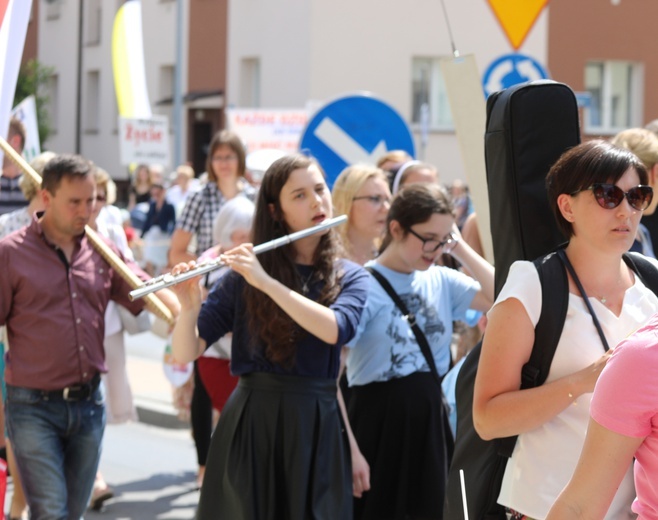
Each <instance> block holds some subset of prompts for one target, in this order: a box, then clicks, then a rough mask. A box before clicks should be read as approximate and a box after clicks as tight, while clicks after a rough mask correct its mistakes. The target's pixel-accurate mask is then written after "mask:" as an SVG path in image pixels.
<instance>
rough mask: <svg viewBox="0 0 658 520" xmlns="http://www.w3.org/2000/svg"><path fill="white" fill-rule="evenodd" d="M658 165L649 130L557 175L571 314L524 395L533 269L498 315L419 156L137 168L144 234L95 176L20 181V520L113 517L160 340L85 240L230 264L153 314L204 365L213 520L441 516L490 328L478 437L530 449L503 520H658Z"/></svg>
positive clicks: (16, 326)
mask: <svg viewBox="0 0 658 520" xmlns="http://www.w3.org/2000/svg"><path fill="white" fill-rule="evenodd" d="M24 140H25V135H24V130H23V129H22V128H21V126H20V124H16V123H15V122H14V121H12V126H11V127H10V132H9V139H8V141H9V142H10V144H11V145H12V146H13V147H14V148H15V149H17V150H18V151H20V150H21V148H22V143H24ZM657 165H658V137H657V136H656V135H655V134H654V133H653V132H651V131H650V130H647V129H630V130H627V131H625V132H621V133H620V134H619V135H617V136H615V137H614V138H613V139H612V140H611V141H603V140H592V141H588V142H585V143H583V144H581V145H579V146H576V147H575V148H573V149H571V150H569V151H567V152H565V154H564V155H563V156H562V157H561V158H560V159H559V160H558V162H557V163H556V164H555V165H554V166H553V167H552V168H551V170H550V172H549V174H548V177H547V181H546V186H547V193H548V201H549V204H550V205H551V207H552V209H553V212H554V214H555V218H556V222H557V225H558V227H559V228H560V230H561V231H562V233H563V234H564V236H565V238H566V243H565V245H564V246H562V247H561V248H560V250H559V251H558V253H557V254H559V255H561V258H562V259H563V261H564V262H565V265H567V266H568V267H569V272H570V274H569V278H568V280H569V282H568V290H569V296H568V310H567V317H566V319H565V323H564V328H563V330H562V334H561V336H560V339H559V343H558V345H557V348H556V352H555V356H554V358H553V360H552V363H551V368H550V372H549V377H548V379H547V380H546V382H545V383H544V384H543V385H541V386H539V387H536V388H532V389H521V373H522V369H523V366H524V365H525V364H526V363H527V361H528V359H529V356H530V352H531V350H532V346H533V343H534V338H535V326H536V325H537V321H538V317H539V315H540V313H541V305H542V287H541V285H540V283H539V278H538V275H537V271H536V269H535V268H534V266H533V264H532V262H527V261H519V262H516V263H515V264H514V265H513V266H512V268H511V269H510V272H509V275H508V278H507V281H506V283H505V285H504V287H503V289H502V290H501V292H500V294H498V295H497V296H496V295H495V294H494V267H493V266H492V265H491V264H490V263H489V262H488V261H487V260H486V259H485V258H484V255H483V252H482V246H481V243H480V239H479V234H478V230H477V220H476V216H475V213H474V212H473V207H472V204H471V203H470V198H469V196H468V189H467V186H465V185H464V184H463V183H462V182H461V181H455V182H454V183H453V184H451V185H450V186H445V185H443V184H442V183H441V179H440V175H439V171H438V169H437V168H436V167H435V166H434V165H432V164H428V163H424V162H420V161H417V160H414V158H412V157H410V156H409V155H408V154H406V152H402V151H392V152H389V153H387V154H386V155H385V156H383V157H381V158H380V160H379V161H378V163H377V164H376V165H368V164H354V165H349V166H348V167H347V168H346V169H345V170H344V171H343V172H342V173H341V174H340V175H339V176H338V177H337V178H336V180H335V182H334V183H333V186H332V187H331V189H330V187H329V186H328V184H327V180H326V178H325V175H324V172H323V171H322V168H321V167H320V165H319V164H318V163H317V162H315V161H314V160H313V159H312V158H309V157H306V156H304V155H299V154H291V155H284V156H282V157H280V158H278V159H276V160H274V161H273V162H272V163H271V165H270V167H269V168H268V169H267V170H266V171H265V172H264V174H263V175H262V176H261V175H258V183H256V184H253V183H251V182H250V180H251V176H250V175H249V174H248V172H247V167H246V151H245V148H244V146H243V144H242V141H241V140H240V138H239V136H237V135H236V134H234V133H232V132H229V131H226V130H223V131H220V132H218V133H217V134H216V135H215V136H214V137H213V139H212V141H211V143H210V145H209V148H208V157H207V163H206V171H205V172H204V173H203V174H202V175H199V176H197V175H195V172H194V170H193V169H192V168H191V167H190V166H188V165H181V166H179V167H178V168H177V169H176V171H175V172H174V173H172V174H171V175H170V176H167V177H165V175H164V173H163V170H162V168H161V167H157V166H153V165H139V166H138V167H137V168H136V169H135V170H134V172H133V173H132V178H133V183H132V185H131V189H130V196H129V200H128V205H127V208H125V209H123V210H121V209H119V208H117V207H116V205H115V202H116V187H115V185H114V182H113V180H112V177H111V175H109V174H108V173H107V172H106V171H104V170H103V169H102V168H101V167H100V166H98V165H94V164H92V163H91V162H89V161H88V160H86V159H84V158H83V157H80V156H75V155H67V154H54V153H50V152H47V153H46V154H44V155H42V156H40V157H39V158H37V159H36V160H35V161H34V162H33V164H32V166H33V167H34V169H35V170H36V171H37V172H38V173H39V174H40V175H41V177H42V180H41V184H40V185H37V184H35V183H34V181H33V180H32V179H31V178H30V177H29V176H27V175H23V176H21V175H20V172H19V171H18V170H17V169H16V166H15V165H14V164H13V163H12V162H11V161H9V160H8V159H7V158H5V163H4V164H3V175H2V177H0V179H2V183H0V212H1V213H3V214H2V215H0V262H1V263H2V264H3V265H4V266H5V268H4V269H3V270H2V271H0V325H3V326H4V328H3V331H2V335H0V340H2V341H1V342H0V348H2V353H3V355H2V360H3V362H6V365H3V366H2V367H0V373H1V374H2V376H3V378H2V383H3V386H2V395H3V400H4V407H3V408H2V411H3V413H1V414H0V429H2V430H3V431H2V432H0V438H4V445H5V449H6V458H7V460H8V462H9V467H10V472H11V476H12V478H13V479H14V494H13V496H12V502H11V507H10V513H9V517H10V519H11V520H15V519H20V518H27V517H28V515H29V518H32V519H42V518H62V519H79V518H82V516H83V514H84V511H85V510H86V509H87V508H88V507H92V508H97V509H98V508H101V507H103V504H104V503H105V501H107V500H109V499H110V498H111V497H112V496H113V490H112V489H111V487H110V485H109V484H108V483H107V482H105V479H104V478H103V475H102V473H101V471H100V470H101V468H99V460H100V452H101V444H102V441H101V439H102V432H103V430H104V427H105V424H106V423H123V422H126V421H132V420H136V412H135V407H134V403H133V397H132V393H131V389H130V383H129V381H128V378H127V372H126V352H125V344H124V334H125V332H126V330H128V329H131V328H137V329H138V330H147V329H148V328H149V327H150V323H149V315H148V312H147V311H146V310H145V305H146V304H145V302H144V300H141V299H140V300H136V301H131V300H130V298H129V297H128V292H129V291H130V289H131V287H130V285H129V284H128V282H126V281H125V280H124V279H123V278H122V277H121V276H120V274H119V270H118V269H116V268H115V267H112V266H110V265H108V264H107V262H106V261H105V260H104V258H103V256H102V255H101V253H99V251H97V250H96V247H97V246H96V245H94V241H93V240H92V237H91V236H88V235H89V233H90V232H88V231H86V229H92V230H94V231H95V232H96V233H97V234H98V235H99V236H101V237H103V238H102V241H103V242H104V243H105V244H106V245H107V247H109V248H111V249H112V251H113V252H114V253H115V254H116V255H118V257H119V258H120V259H121V260H122V261H123V262H124V263H125V264H126V266H127V268H128V269H129V270H130V271H132V273H134V274H135V275H136V276H137V277H138V278H139V279H141V280H143V281H145V280H148V279H149V278H150V277H153V276H157V275H159V274H162V273H164V272H169V271H171V272H172V274H174V275H176V274H179V273H183V272H187V271H189V270H190V269H194V268H195V266H196V265H197V264H198V263H199V262H203V261H205V260H208V259H217V258H221V260H222V262H223V264H224V267H222V268H221V269H217V270H216V271H213V272H212V273H208V274H206V275H205V276H203V277H195V278H192V279H188V280H187V281H184V282H181V283H178V284H175V285H174V286H172V287H171V289H161V290H159V291H158V292H157V293H156V296H158V298H160V299H161V300H162V302H163V303H164V304H165V306H166V307H167V308H168V309H169V310H170V311H171V313H172V315H173V316H174V318H175V324H174V325H173V328H172V330H171V334H172V336H171V344H172V350H173V356H174V358H175V359H176V361H177V362H180V363H193V370H192V375H191V377H190V380H189V384H188V385H187V389H188V390H189V392H190V398H189V405H186V406H189V413H190V419H191V426H192V434H193V437H194V441H195V446H196V451H197V464H198V474H197V484H198V486H199V488H200V490H201V492H200V499H199V506H198V511H197V518H198V519H199V520H210V519H215V518H226V519H231V520H233V519H236V520H237V519H266V518H272V519H274V518H276V519H278V518H286V519H292V520H294V519H299V520H301V519H306V518H321V519H350V518H355V519H359V520H381V519H395V520H398V519H399V520H407V519H409V520H411V519H418V520H420V519H441V518H443V502H444V494H445V492H446V479H447V476H448V468H449V466H450V462H451V456H452V449H453V445H454V440H455V430H454V422H455V418H454V408H455V406H454V405H455V400H458V399H459V395H455V390H454V386H455V379H456V377H457V374H458V371H459V367H460V366H461V365H460V361H462V360H463V357H464V356H465V355H467V353H468V351H469V350H470V349H471V348H472V347H473V346H474V344H475V343H476V342H477V341H478V340H479V339H480V338H481V336H482V330H483V329H484V328H485V326H486V334H485V335H484V339H483V345H482V353H481V357H480V362H479V369H478V375H477V379H476V384H475V392H474V397H473V419H474V425H475V428H476V430H477V432H478V434H479V435H480V436H481V437H482V438H483V439H495V438H504V437H509V436H518V441H517V443H516V447H515V448H514V452H513V454H512V456H511V458H510V459H509V460H508V461H507V466H506V470H505V475H504V478H503V482H502V486H501V489H500V493H499V495H498V498H497V500H498V502H499V503H500V504H501V505H503V506H504V507H505V508H506V516H507V518H508V519H515V520H516V519H528V520H533V519H534V520H540V519H544V518H551V519H552V518H556V519H561V518H610V519H621V518H633V515H634V514H639V515H640V518H642V519H651V518H658V493H656V491H655V486H653V484H652V482H653V480H654V479H655V477H656V470H655V469H654V468H657V467H658V456H656V450H655V448H654V445H655V442H656V441H655V433H654V424H658V405H656V404H655V402H656V399H655V394H654V393H653V392H654V390H653V386H654V385H655V383H654V381H655V378H654V377H653V370H658V365H657V364H656V363H655V359H656V356H655V355H654V352H655V350H656V348H658V347H657V344H656V342H655V340H654V337H655V331H656V327H657V326H658V323H657V322H656V319H655V318H652V316H653V315H654V314H655V313H656V312H657V311H658V296H657V295H656V294H654V293H653V292H652V290H651V289H649V288H648V287H647V286H646V285H645V284H644V283H643V281H642V279H641V278H640V277H638V276H636V274H635V272H634V271H633V270H632V269H631V268H630V267H629V265H628V264H627V262H626V260H625V256H624V255H625V253H627V252H628V251H629V250H633V251H639V252H641V253H642V254H643V255H645V256H646V257H648V258H651V259H653V260H651V261H652V262H654V263H655V267H656V269H657V271H656V273H657V275H658V263H656V261H655V254H654V252H653V248H652V243H655V241H653V240H652V236H651V229H650V227H649V225H647V226H644V225H643V224H642V223H641V222H640V220H641V218H642V217H643V215H646V216H649V215H651V214H652V213H653V212H654V211H655V208H656V205H657V204H658V198H654V197H653V188H655V187H657V186H658V166H657ZM17 190H19V191H20V197H19V192H18V191H17ZM343 214H344V215H347V217H348V219H347V222H346V223H343V224H340V225H339V226H337V227H335V228H330V229H323V230H322V231H321V232H318V233H316V234H313V235H310V236H307V237H305V238H303V239H300V240H297V241H295V242H292V243H290V244H288V245H285V246H282V247H278V248H276V249H272V250H270V251H267V252H264V253H261V254H259V255H258V256H256V255H255V254H254V246H255V245H259V244H263V243H265V242H268V241H271V240H274V239H276V238H280V237H282V236H284V235H288V234H290V233H294V232H296V231H300V230H304V229H307V228H310V227H313V226H316V225H318V224H321V223H322V222H324V221H326V220H327V219H329V218H331V217H333V216H336V215H343ZM87 226H88V228H87ZM588 295H589V296H588ZM62 301H65V302H66V305H62ZM593 321H594V322H595V323H597V324H599V327H598V331H597V328H595V327H594V325H593ZM636 331H637V332H636ZM55 334H57V337H58V338H60V340H59V341H58V342H57V344H56V345H53V344H52V341H51V337H53V336H54V335H55ZM617 345H619V347H617ZM9 347H10V348H9ZM654 367H656V368H654ZM446 375H447V377H446ZM629 381H633V384H629ZM71 418H77V422H76V424H77V426H76V427H74V428H72V427H70V423H71ZM633 473H634V474H633ZM446 520H452V519H446Z"/></svg>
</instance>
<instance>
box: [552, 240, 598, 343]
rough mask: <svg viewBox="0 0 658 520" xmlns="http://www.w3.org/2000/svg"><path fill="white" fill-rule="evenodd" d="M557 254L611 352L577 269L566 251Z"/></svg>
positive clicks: (562, 250)
mask: <svg viewBox="0 0 658 520" xmlns="http://www.w3.org/2000/svg"><path fill="white" fill-rule="evenodd" d="M557 254H558V256H559V257H560V260H562V263H564V265H565V267H566V268H567V271H569V274H570V275H571V278H573V281H574V282H575V283H576V286H577V287H578V290H579V291H580V294H581V296H582V297H583V300H585V305H587V309H588V310H589V313H590V314H591V315H592V321H593V322H594V326H595V327H596V330H597V332H598V333H599V337H600V338H601V343H603V348H604V349H605V351H606V352H607V351H608V350H610V347H609V346H608V341H607V340H606V339H605V335H604V334H603V329H602V328H601V324H600V323H599V319H598V318H597V317H596V313H595V312H594V309H593V308H592V303H591V302H590V301H589V298H588V297H587V293H586V292H585V288H584V287H583V284H581V283H580V280H579V279H578V275H577V274H576V271H575V269H574V268H573V266H572V265H571V262H570V261H569V258H567V254H566V253H565V252H564V249H560V250H559V251H558V252H557Z"/></svg>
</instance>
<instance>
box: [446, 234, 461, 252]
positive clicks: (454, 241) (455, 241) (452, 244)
mask: <svg viewBox="0 0 658 520" xmlns="http://www.w3.org/2000/svg"><path fill="white" fill-rule="evenodd" d="M451 236H452V242H450V244H446V245H449V246H450V249H448V248H446V247H444V248H443V252H444V253H448V254H450V253H452V251H453V249H455V247H456V246H457V244H458V243H459V237H458V236H456V235H455V234H454V233H451Z"/></svg>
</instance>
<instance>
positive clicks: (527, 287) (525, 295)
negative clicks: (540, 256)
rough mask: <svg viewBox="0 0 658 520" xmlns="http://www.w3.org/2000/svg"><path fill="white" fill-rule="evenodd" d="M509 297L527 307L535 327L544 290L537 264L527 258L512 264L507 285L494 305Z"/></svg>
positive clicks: (526, 309)
mask: <svg viewBox="0 0 658 520" xmlns="http://www.w3.org/2000/svg"><path fill="white" fill-rule="evenodd" d="M509 298H516V299H517V300H519V301H520V302H521V305H523V307H524V308H525V311H526V313H527V314H528V317H529V318H530V321H531V322H532V325H533V327H535V326H537V322H538V321H539V315H540V314H541V300H542V291H541V283H540V282H539V273H538V272H537V268H536V267H535V264H533V263H532V262H528V261H525V260H521V261H518V262H514V263H513V264H512V267H510V270H509V273H508V274H507V280H506V281H505V285H504V286H503V288H502V289H501V291H500V294H499V295H498V298H496V301H495V303H494V307H495V306H496V305H498V304H499V303H500V302H504V301H505V300H507V299H509ZM492 308H493V307H492Z"/></svg>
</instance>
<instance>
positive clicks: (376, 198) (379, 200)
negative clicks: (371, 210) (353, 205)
mask: <svg viewBox="0 0 658 520" xmlns="http://www.w3.org/2000/svg"><path fill="white" fill-rule="evenodd" d="M355 200H367V201H370V202H371V203H372V204H374V205H375V206H381V205H383V204H390V203H391V198H390V197H384V196H383V195H363V196H361V197H354V198H353V199H352V202H354V201H355Z"/></svg>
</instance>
